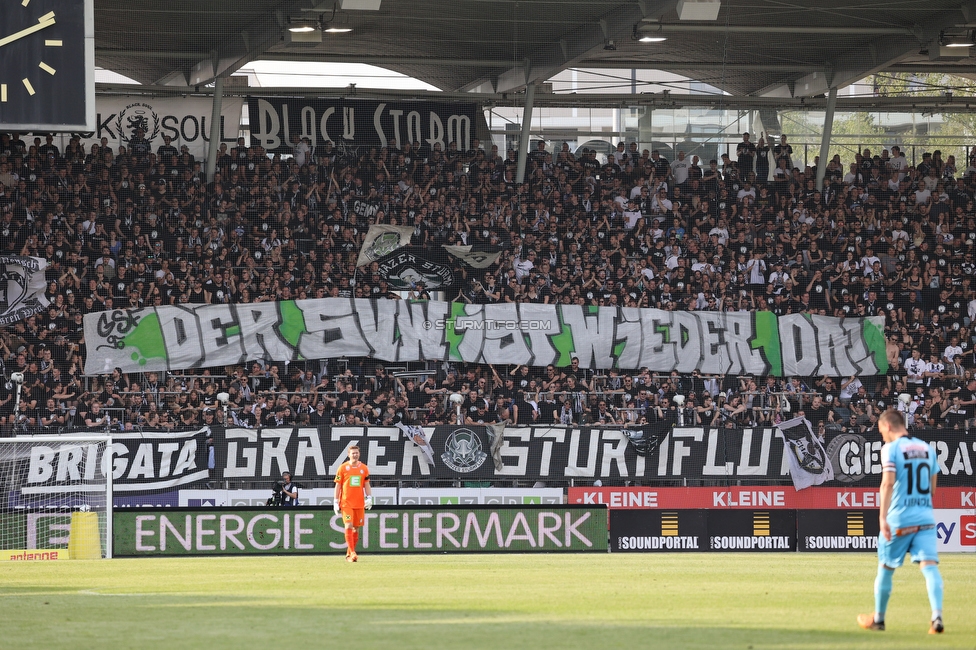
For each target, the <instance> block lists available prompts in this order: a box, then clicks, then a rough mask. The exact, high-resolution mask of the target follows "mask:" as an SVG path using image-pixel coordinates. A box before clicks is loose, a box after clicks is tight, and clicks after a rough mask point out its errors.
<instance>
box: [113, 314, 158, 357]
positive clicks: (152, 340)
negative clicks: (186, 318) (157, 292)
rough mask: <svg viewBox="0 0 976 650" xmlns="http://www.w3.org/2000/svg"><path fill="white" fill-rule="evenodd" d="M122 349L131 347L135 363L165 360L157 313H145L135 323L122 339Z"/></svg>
mask: <svg viewBox="0 0 976 650" xmlns="http://www.w3.org/2000/svg"><path fill="white" fill-rule="evenodd" d="M122 346H123V349H131V350H132V354H131V355H130V357H129V358H131V359H132V360H133V361H134V362H135V363H136V364H138V365H140V366H144V365H146V364H147V363H149V360H150V359H162V360H163V361H166V359H168V358H169V356H168V355H167V354H166V344H165V343H164V342H163V330H162V329H161V328H160V327H159V315H158V314H156V313H155V312H152V313H149V314H146V315H145V316H144V317H143V318H142V319H140V320H139V322H138V323H137V324H136V326H135V329H133V330H132V332H130V333H129V334H128V335H127V336H126V337H125V338H123V339H122Z"/></svg>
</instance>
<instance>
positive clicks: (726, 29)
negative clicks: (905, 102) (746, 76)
mask: <svg viewBox="0 0 976 650" xmlns="http://www.w3.org/2000/svg"><path fill="white" fill-rule="evenodd" d="M652 25H653V29H651V28H650V27H651V26H652ZM669 32H670V33H672V34H677V33H682V32H691V33H694V34H700V33H702V32H718V33H722V34H725V33H730V34H828V35H831V36H837V35H841V36H846V35H850V36H899V35H900V36H912V35H913V32H912V30H910V29H905V28H903V27H829V26H826V25H825V26H823V27H816V26H811V25H804V26H794V27H790V26H787V25H728V26H725V25H716V24H714V23H708V24H705V25H700V24H689V23H656V22H651V23H644V25H643V26H642V28H640V29H639V32H638V33H639V34H641V35H648V36H650V35H654V34H658V33H664V34H667V33H669Z"/></svg>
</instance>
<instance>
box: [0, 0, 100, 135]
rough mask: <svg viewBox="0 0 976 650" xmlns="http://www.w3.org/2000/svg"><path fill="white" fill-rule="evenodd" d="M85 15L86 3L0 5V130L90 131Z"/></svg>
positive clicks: (5, 1)
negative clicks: (0, 128) (87, 129)
mask: <svg viewBox="0 0 976 650" xmlns="http://www.w3.org/2000/svg"><path fill="white" fill-rule="evenodd" d="M86 15H88V16H90V15H91V0H87V2H86V0H0V127H4V128H8V129H11V128H16V129H19V130H38V131H39V130H51V131H56V130H72V129H73V130H83V129H85V127H87V126H90V124H91V121H90V119H89V118H90V114H91V113H94V106H93V103H94V79H93V74H94V73H93V63H94V62H93V61H92V60H91V59H92V57H91V56H90V54H91V53H93V51H94V50H93V47H92V46H91V45H92V42H93V41H92V39H91V38H87V39H86V32H87V34H88V35H89V36H91V27H90V25H91V21H87V28H86ZM90 104H91V105H90Z"/></svg>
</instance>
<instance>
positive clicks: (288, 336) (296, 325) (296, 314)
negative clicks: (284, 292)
mask: <svg viewBox="0 0 976 650" xmlns="http://www.w3.org/2000/svg"><path fill="white" fill-rule="evenodd" d="M278 310H279V311H280V312H281V325H279V326H278V331H279V332H281V338H283V339H285V340H286V341H287V342H288V344H289V345H290V346H292V347H293V348H296V349H297V348H298V341H299V339H301V338H302V334H306V333H308V330H307V329H306V328H305V315H304V314H303V313H302V310H301V309H299V308H298V305H296V304H295V301H294V300H285V301H283V302H279V303H278Z"/></svg>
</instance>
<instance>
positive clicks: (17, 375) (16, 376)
mask: <svg viewBox="0 0 976 650" xmlns="http://www.w3.org/2000/svg"><path fill="white" fill-rule="evenodd" d="M10 380H11V381H12V382H14V385H16V386H17V394H16V396H15V397H14V430H15V431H16V428H17V425H18V424H19V423H20V392H21V390H23V388H24V373H22V372H12V373H10Z"/></svg>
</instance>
